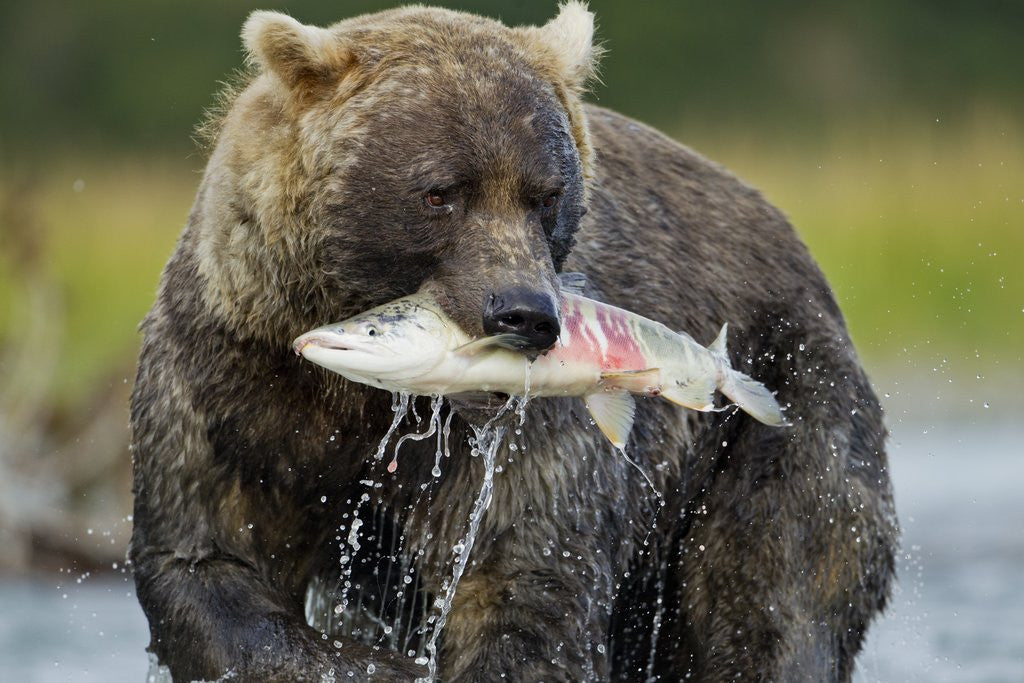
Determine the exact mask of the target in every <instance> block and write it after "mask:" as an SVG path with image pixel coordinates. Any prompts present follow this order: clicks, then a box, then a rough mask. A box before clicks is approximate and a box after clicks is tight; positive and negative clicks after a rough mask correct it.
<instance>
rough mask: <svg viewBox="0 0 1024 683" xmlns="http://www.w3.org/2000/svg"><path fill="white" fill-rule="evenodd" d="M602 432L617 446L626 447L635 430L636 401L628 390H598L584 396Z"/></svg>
mask: <svg viewBox="0 0 1024 683" xmlns="http://www.w3.org/2000/svg"><path fill="white" fill-rule="evenodd" d="M583 401H584V402H585V403H586V404H587V410H589V411H590V416H591V417H592V418H594V422H595V423H596V424H597V426H598V428H600V430H601V432H602V433H603V434H604V435H605V436H606V437H608V440H609V441H611V442H612V445H613V446H615V447H616V448H625V447H626V440H627V439H628V438H629V433H630V432H631V431H632V430H633V417H634V416H635V415H636V401H634V400H633V397H632V396H630V395H629V392H628V391H598V392H595V393H593V394H589V395H588V396H584V397H583Z"/></svg>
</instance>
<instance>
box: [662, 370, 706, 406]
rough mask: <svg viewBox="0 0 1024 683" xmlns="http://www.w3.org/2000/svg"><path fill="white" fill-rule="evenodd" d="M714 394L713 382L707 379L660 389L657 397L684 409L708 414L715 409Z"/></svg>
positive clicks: (676, 383)
mask: <svg viewBox="0 0 1024 683" xmlns="http://www.w3.org/2000/svg"><path fill="white" fill-rule="evenodd" d="M714 394H715V382H714V380H713V379H712V378H710V377H709V378H707V379H698V380H693V381H691V382H687V383H686V384H682V383H679V382H675V383H674V384H672V385H670V386H665V387H662V389H661V393H660V394H659V396H661V397H662V398H664V399H667V400H669V401H672V403H675V404H676V405H681V406H683V407H684V408H690V409H692V410H700V411H701V412H708V411H710V410H714V408H715V403H714V400H713V397H714Z"/></svg>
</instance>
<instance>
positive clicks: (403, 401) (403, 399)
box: [373, 391, 410, 460]
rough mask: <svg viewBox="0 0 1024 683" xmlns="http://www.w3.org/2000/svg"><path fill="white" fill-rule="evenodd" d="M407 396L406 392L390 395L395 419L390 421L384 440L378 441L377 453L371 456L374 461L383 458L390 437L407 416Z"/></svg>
mask: <svg viewBox="0 0 1024 683" xmlns="http://www.w3.org/2000/svg"><path fill="white" fill-rule="evenodd" d="M409 396H410V394H409V392H407V391H402V392H398V393H392V394H391V412H393V413H394V414H395V417H394V419H392V420H391V426H390V427H388V431H387V433H385V434H384V438H382V439H381V440H380V444H378V446H377V452H376V453H374V455H373V457H374V459H375V460H380V459H382V458H383V457H384V451H385V450H387V447H388V443H389V442H390V441H391V437H392V436H394V434H395V431H396V430H397V429H398V425H400V424H401V423H402V420H404V419H405V416H406V415H408V414H409Z"/></svg>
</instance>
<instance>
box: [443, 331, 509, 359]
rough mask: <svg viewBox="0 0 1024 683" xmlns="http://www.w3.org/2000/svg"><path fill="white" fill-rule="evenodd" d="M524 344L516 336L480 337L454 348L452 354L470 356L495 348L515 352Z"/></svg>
mask: <svg viewBox="0 0 1024 683" xmlns="http://www.w3.org/2000/svg"><path fill="white" fill-rule="evenodd" d="M525 343H526V340H525V339H524V338H523V337H521V336H519V335H518V334H494V335H491V336H489V337H481V338H480V339H474V340H473V341H471V342H467V343H465V344H463V345H462V346H460V347H458V348H456V349H455V350H454V352H453V353H457V354H460V355H463V356H472V355H473V354H475V353H479V352H480V351H483V350H484V349H489V348H491V347H495V346H496V347H500V348H503V349H512V350H515V351H517V350H519V349H521V348H522V347H523V345H524V344H525Z"/></svg>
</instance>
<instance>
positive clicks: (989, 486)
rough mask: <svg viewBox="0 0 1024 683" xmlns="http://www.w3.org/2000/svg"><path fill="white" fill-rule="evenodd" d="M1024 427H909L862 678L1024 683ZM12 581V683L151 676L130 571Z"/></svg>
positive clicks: (903, 428)
mask: <svg viewBox="0 0 1024 683" xmlns="http://www.w3.org/2000/svg"><path fill="white" fill-rule="evenodd" d="M1022 443H1024V425H1022V426H1015V425H1008V424H993V425H985V424H973V425H953V426H944V427H940V428H938V429H927V428H924V427H920V426H912V425H907V424H904V425H897V426H896V427H895V428H894V429H893V441H892V444H891V447H890V453H891V464H892V471H893V479H894V481H895V484H896V493H897V501H896V502H897V507H898V508H899V511H900V519H901V523H902V525H903V529H904V543H903V551H902V553H901V555H900V562H899V568H900V580H899V585H898V586H897V591H896V594H895V595H894V599H893V604H892V607H891V608H890V610H889V613H888V614H887V615H886V616H885V617H884V618H883V619H882V620H880V621H878V622H876V624H875V625H874V627H873V628H872V630H871V633H870V635H869V638H868V643H867V646H866V647H865V650H864V653H863V654H862V655H861V657H860V661H859V668H858V672H857V674H856V677H855V680H857V681H858V682H860V683H865V682H874V681H885V682H889V681H893V682H902V681H920V682H922V683H923V682H925V681H928V682H931V681H969V682H977V683H982V682H992V683H1000V682H1003V681H1005V682H1008V683H1009V682H1013V681H1024V496H1022V495H1021V493H1020V489H1021V488H1022V486H1024V483H1022V482H1024V446H1022ZM78 578H80V577H77V576H75V575H65V574H61V575H59V576H56V577H52V578H47V579H45V580H35V581H28V580H4V581H0V681H19V682H21V681H26V682H28V681H39V682H42V683H50V682H54V683H55V682H57V681H81V682H83V683H88V682H92V681H96V682H97V683H100V682H104V683H118V682H120V681H128V682H131V683H141V682H142V681H144V680H145V677H146V672H147V671H148V668H149V663H148V660H147V656H146V653H145V651H144V648H145V646H146V643H147V642H148V639H149V636H148V632H147V628H146V623H145V619H144V617H143V615H142V612H141V610H140V609H139V607H138V603H137V602H136V601H135V596H134V592H133V590H132V585H131V581H130V580H129V579H128V578H127V577H125V576H122V575H120V574H115V575H114V576H110V577H104V578H95V577H93V578H85V579H84V580H82V581H81V583H79V582H78V581H77V579H78Z"/></svg>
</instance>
